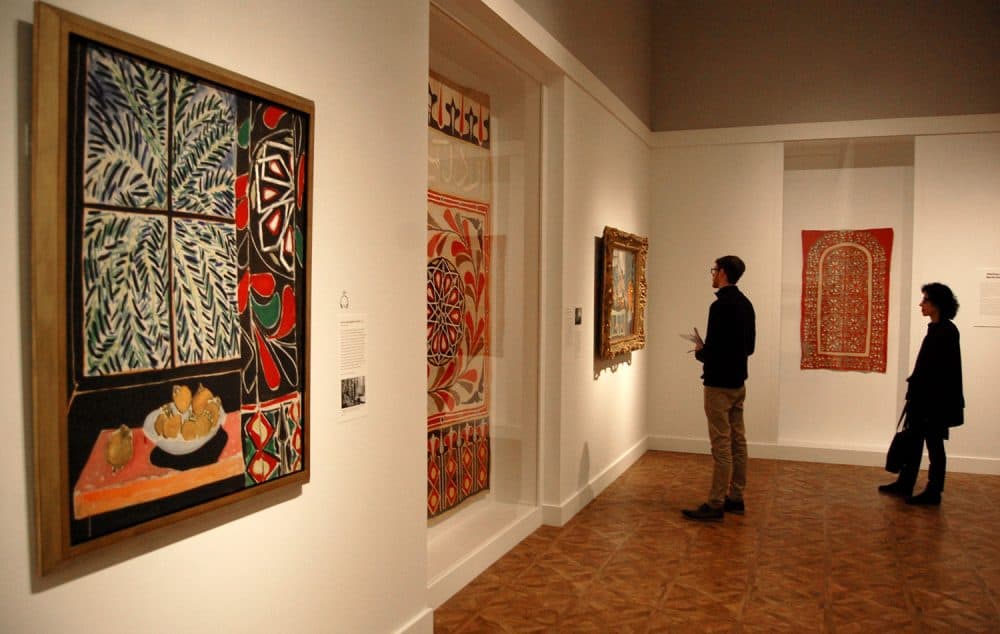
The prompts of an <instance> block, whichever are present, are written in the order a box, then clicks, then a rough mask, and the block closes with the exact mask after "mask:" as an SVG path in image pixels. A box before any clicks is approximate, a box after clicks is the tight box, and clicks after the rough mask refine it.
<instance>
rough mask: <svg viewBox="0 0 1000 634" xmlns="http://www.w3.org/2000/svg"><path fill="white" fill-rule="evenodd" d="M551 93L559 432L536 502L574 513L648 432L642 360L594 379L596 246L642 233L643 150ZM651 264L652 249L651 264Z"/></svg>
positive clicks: (594, 109)
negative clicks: (557, 222)
mask: <svg viewBox="0 0 1000 634" xmlns="http://www.w3.org/2000/svg"><path fill="white" fill-rule="evenodd" d="M557 92H559V93H561V94H559V95H557V98H561V99H562V100H563V103H564V109H563V110H562V113H563V121H562V127H561V132H562V147H561V148H560V149H559V150H558V151H557V152H555V153H554V154H551V153H550V154H549V158H550V159H551V158H552V157H553V156H558V155H559V154H561V158H562V162H563V163H562V164H563V167H562V170H561V179H562V183H561V188H560V192H561V198H562V204H561V210H553V209H551V208H550V209H549V210H548V211H549V212H552V211H555V212H556V213H559V214H560V215H561V224H562V227H561V235H562V241H561V245H560V248H561V250H562V258H561V268H562V271H561V277H560V279H559V280H558V281H557V282H556V283H555V287H557V288H558V287H560V286H561V298H562V305H561V316H562V319H561V322H560V324H561V325H560V326H559V331H558V332H559V333H560V336H561V341H562V347H561V356H560V359H561V363H560V368H561V383H560V388H559V389H560V395H561V396H560V405H559V410H560V411H559V419H558V423H557V424H559V426H560V428H559V431H558V436H559V437H558V438H556V439H555V440H556V441H557V442H558V444H555V443H553V442H546V443H545V451H546V458H545V465H546V472H545V478H546V485H545V491H544V493H543V496H544V497H543V503H544V504H546V505H547V506H558V507H563V508H575V505H576V504H578V503H579V502H585V501H586V500H587V499H588V498H589V496H590V495H591V494H592V493H593V491H594V489H595V488H597V489H599V488H600V487H601V484H600V482H598V480H599V478H600V476H602V475H603V474H605V473H606V472H607V471H608V470H614V469H615V468H616V466H617V464H618V463H619V462H620V461H621V460H622V459H623V457H624V456H626V455H627V454H628V452H629V451H630V450H632V449H633V448H634V447H635V446H636V445H638V444H639V443H641V442H642V441H643V440H644V438H645V436H646V433H647V432H646V417H645V401H646V397H647V390H646V385H647V367H648V366H647V363H648V360H647V355H648V352H647V351H646V350H638V351H635V352H633V353H632V360H631V364H622V365H619V366H618V367H617V369H616V370H615V371H611V370H605V371H603V372H601V373H600V375H599V376H597V377H596V378H595V369H596V368H597V365H595V352H594V332H595V330H594V329H595V328H597V327H598V326H597V324H595V291H594V275H595V270H596V269H595V267H596V266H597V264H596V261H595V238H598V237H600V236H601V235H602V233H603V231H604V227H605V225H610V226H613V227H615V228H618V229H621V230H624V231H628V232H630V233H635V234H639V235H648V234H649V208H650V189H649V181H648V179H647V175H648V173H649V156H650V151H649V148H648V147H647V145H646V144H645V142H644V141H643V140H642V139H640V138H638V137H637V136H636V135H635V134H633V133H632V132H631V131H630V130H629V129H628V128H627V127H626V126H624V125H623V124H622V123H621V122H620V121H619V120H618V119H617V118H616V117H614V116H613V115H612V114H611V113H610V112H609V111H608V110H607V109H606V108H605V107H604V106H602V105H601V104H600V103H598V102H597V101H596V100H595V99H594V98H593V97H591V96H590V95H589V94H588V93H587V92H585V91H584V90H582V89H581V88H580V86H579V85H578V84H576V83H575V82H573V81H565V82H562V83H561V88H560V89H559V90H558V91H557ZM551 96H552V95H550V97H551ZM547 222H550V223H551V219H550V220H548V221H547ZM659 257H661V252H660V251H659V247H658V246H654V248H653V250H652V251H651V252H650V255H649V258H650V261H651V262H652V261H656V260H657V259H658V258H659ZM552 274H555V272H552V273H548V274H547V275H552ZM548 287H549V288H551V287H552V285H551V284H550V285H549V286H548ZM574 307H582V308H583V323H582V324H581V325H580V326H576V325H574V324H573V308H574ZM553 478H554V479H555V481H554V482H553V480H552V479H553ZM546 521H549V519H547V520H546Z"/></svg>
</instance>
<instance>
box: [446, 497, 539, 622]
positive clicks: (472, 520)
mask: <svg viewBox="0 0 1000 634" xmlns="http://www.w3.org/2000/svg"><path fill="white" fill-rule="evenodd" d="M484 509H485V510H483V511H480V512H478V513H477V514H476V515H475V516H470V517H469V519H468V521H466V522H464V526H465V527H466V528H467V531H466V532H468V531H473V532H476V533H477V534H479V535H482V540H481V541H479V542H478V544H476V545H475V546H474V547H473V548H471V549H470V550H469V551H468V552H465V553H462V556H461V558H460V559H459V560H458V561H455V562H454V563H451V564H449V565H448V566H447V567H446V568H445V569H444V570H443V571H442V572H440V573H438V574H437V575H436V576H434V578H432V579H430V580H429V581H428V582H427V602H428V603H429V604H430V606H431V607H432V608H438V607H440V606H441V604H443V603H444V602H445V601H447V600H448V599H450V598H451V597H452V596H453V595H454V594H455V593H456V592H458V591H459V590H461V589H462V588H464V587H465V586H466V585H467V584H468V583H469V582H470V581H472V580H473V579H475V578H476V577H478V576H479V575H480V574H482V572H483V571H484V570H486V569H487V568H489V567H490V566H492V565H493V563H494V562H495V561H496V560H498V559H500V558H501V557H503V556H504V555H505V554H507V551H509V550H510V549H511V548H513V547H514V546H517V545H518V544H519V543H521V540H523V539H524V538H525V537H527V536H528V535H530V534H531V533H533V532H534V531H535V529H537V528H538V527H539V526H541V525H542V511H541V509H540V508H539V507H537V506H533V507H528V506H525V505H514V504H494V505H493V506H492V507H484ZM496 517H501V518H503V517H508V518H509V519H507V520H503V521H505V522H506V523H504V524H503V525H501V526H500V528H499V529H497V530H495V532H493V533H492V534H487V535H483V532H482V531H483V528H484V527H492V526H496V519H495V518H496ZM488 530H493V529H492V528H489V529H488Z"/></svg>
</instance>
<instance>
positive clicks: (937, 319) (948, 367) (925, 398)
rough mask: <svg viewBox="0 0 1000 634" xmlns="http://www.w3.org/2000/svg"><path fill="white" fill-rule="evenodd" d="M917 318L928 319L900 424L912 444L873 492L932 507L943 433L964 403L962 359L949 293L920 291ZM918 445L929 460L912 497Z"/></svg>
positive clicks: (933, 288)
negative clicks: (922, 484) (893, 474)
mask: <svg viewBox="0 0 1000 634" xmlns="http://www.w3.org/2000/svg"><path fill="white" fill-rule="evenodd" d="M920 290H921V291H922V292H923V299H922V300H921V302H920V311H921V313H922V314H923V315H924V316H925V317H927V318H929V319H930V323H928V324H927V334H926V335H925V336H924V340H923V342H922V343H921V344H920V352H919V353H917V361H916V363H915V364H914V365H913V374H911V375H910V378H908V379H906V380H907V382H908V383H909V385H908V386H907V389H906V422H905V425H907V426H908V427H910V428H911V429H913V430H914V431H915V432H916V433H915V434H914V441H913V443H912V444H911V446H910V447H908V448H907V452H906V453H907V457H906V459H905V460H904V464H903V468H902V470H901V471H900V473H899V478H898V479H897V480H896V481H895V482H893V483H892V484H884V485H882V486H880V487H879V491H880V492H881V493H888V494H891V495H899V496H902V497H904V498H905V499H906V503H907V504H922V505H938V504H940V503H941V492H942V491H944V474H945V464H946V462H947V459H946V457H945V453H944V441H945V440H947V439H948V430H949V428H951V427H957V426H959V425H961V424H962V423H963V422H964V408H965V397H964V396H963V394H962V354H961V350H960V347H959V335H958V328H956V327H955V324H954V323H952V321H951V320H952V319H954V318H955V315H956V314H957V313H958V300H957V299H956V298H955V294H954V293H952V291H951V289H950V288H948V287H947V286H945V285H944V284H941V283H938V282H934V283H932V284H925V285H924V286H923V287H922V288H921V289H920ZM924 444H926V445H927V455H928V458H929V460H930V464H929V466H928V474H927V488H926V489H925V490H924V492H923V493H921V494H919V495H916V496H914V495H912V493H913V486H914V484H916V481H917V472H918V470H919V469H920V459H921V455H922V454H923V448H924Z"/></svg>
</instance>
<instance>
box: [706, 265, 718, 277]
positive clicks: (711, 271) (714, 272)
mask: <svg viewBox="0 0 1000 634" xmlns="http://www.w3.org/2000/svg"><path fill="white" fill-rule="evenodd" d="M708 272H709V273H711V274H712V275H715V274H716V273H718V272H719V269H717V268H715V267H714V266H713V267H712V268H710V269H708Z"/></svg>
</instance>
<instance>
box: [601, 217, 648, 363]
mask: <svg viewBox="0 0 1000 634" xmlns="http://www.w3.org/2000/svg"><path fill="white" fill-rule="evenodd" d="M602 245H603V253H604V257H603V260H604V261H603V267H602V269H601V270H602V280H601V299H602V302H601V304H602V308H601V357H602V358H604V359H613V358H615V357H618V356H620V355H622V354H625V353H627V352H631V351H632V350H639V349H641V348H644V347H646V292H647V290H646V254H647V251H648V250H649V239H648V238H644V237H642V236H637V235H635V234H632V233H627V232H625V231H622V230H620V229H615V228H614V227H604V235H603V237H602ZM615 251H628V252H630V253H632V254H633V255H634V257H635V287H634V289H633V293H634V298H633V300H632V308H631V310H632V311H633V314H632V330H631V332H630V333H629V334H626V335H612V327H613V323H612V313H613V312H614V310H615V289H614V271H613V266H614V254H615Z"/></svg>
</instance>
